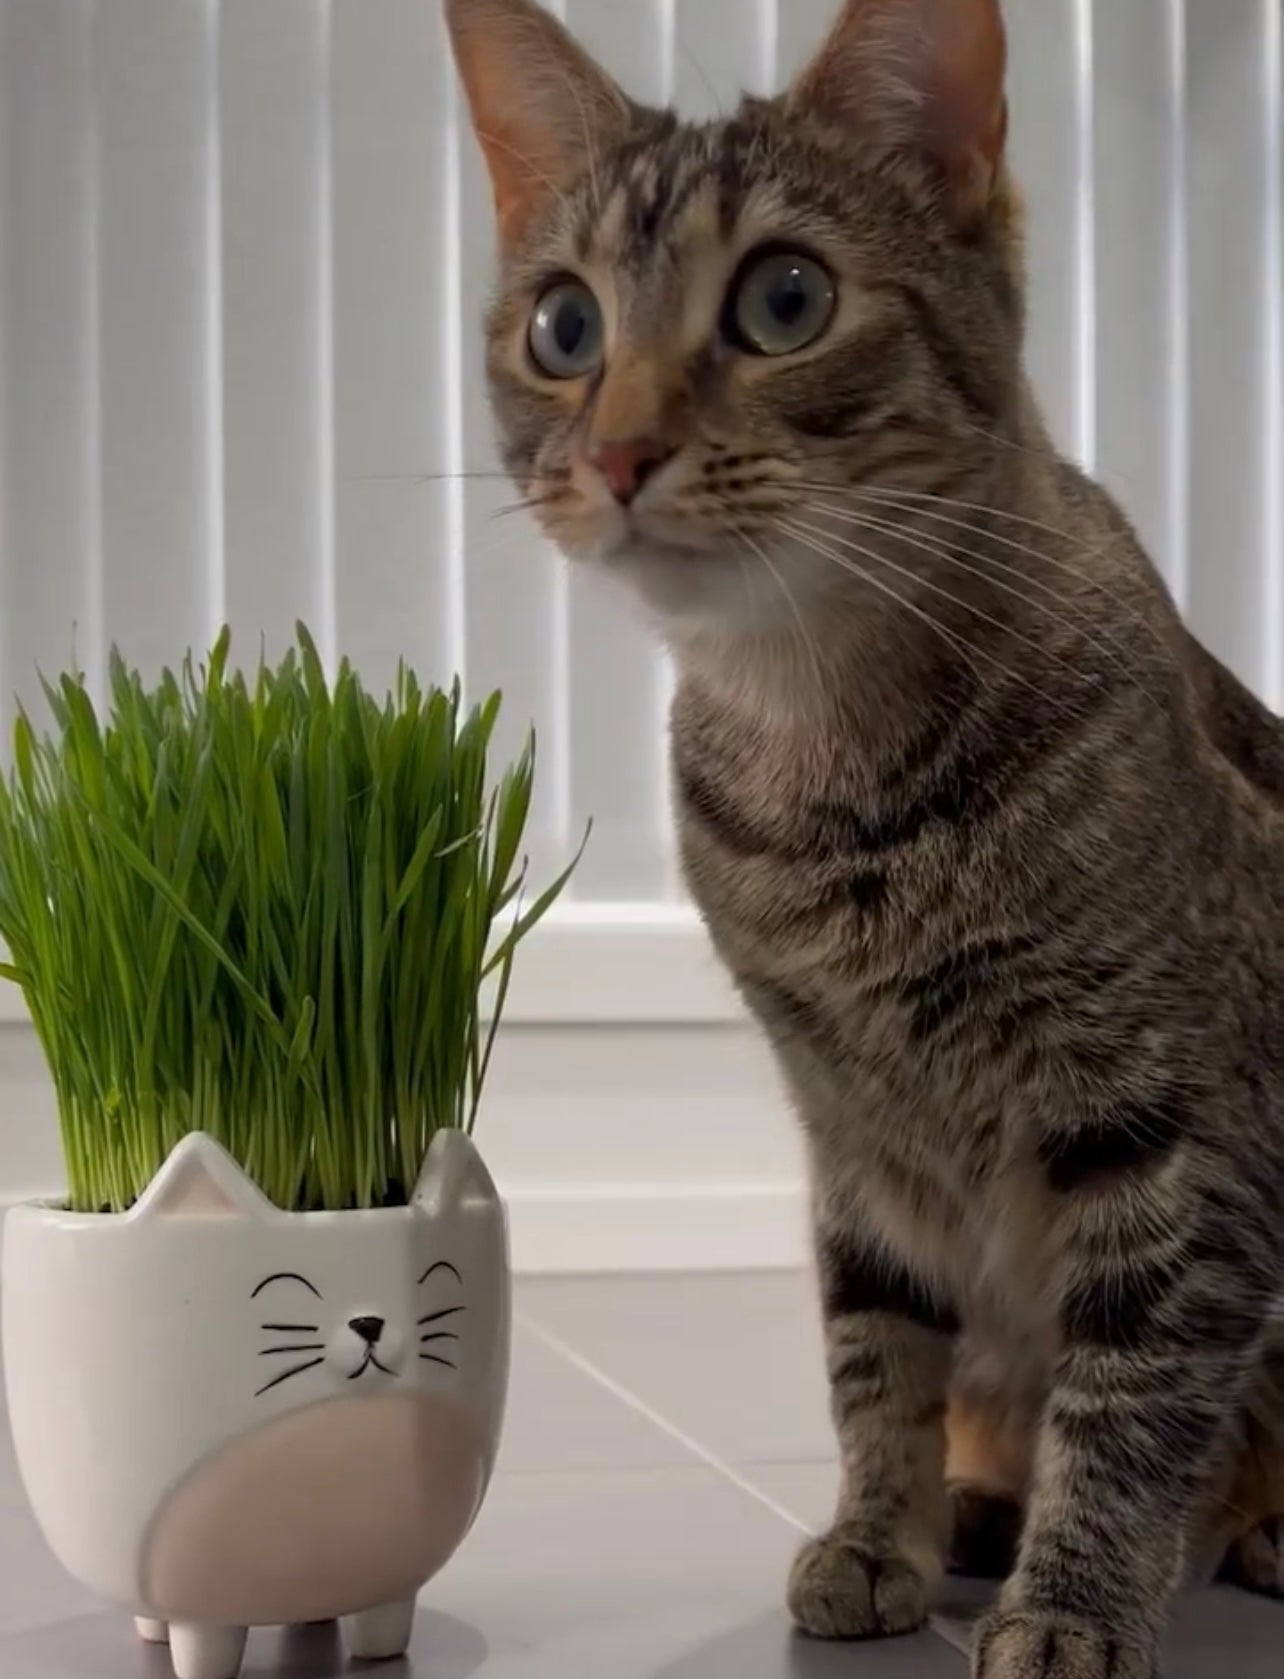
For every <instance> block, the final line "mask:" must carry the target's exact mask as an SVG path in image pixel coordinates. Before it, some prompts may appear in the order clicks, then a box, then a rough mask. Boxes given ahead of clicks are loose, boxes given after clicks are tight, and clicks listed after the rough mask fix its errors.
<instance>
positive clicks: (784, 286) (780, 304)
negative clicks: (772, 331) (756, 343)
mask: <svg viewBox="0 0 1284 1679" xmlns="http://www.w3.org/2000/svg"><path fill="white" fill-rule="evenodd" d="M807 304H808V297H807V287H806V286H805V285H804V284H803V279H802V275H801V274H800V273H799V272H798V270H797V269H796V268H791V269H789V270H788V271H787V272H786V273H784V274H782V275H781V276H780V278H779V279H778V280H777V281H776V282H775V284H774V285H773V286H772V287H771V289H770V290H769V291H768V293H767V307H768V309H770V310H771V313H772V315H773V317H774V318H775V319H776V320H777V321H779V322H780V324H781V326H797V325H798V323H799V322H800V321H801V320H802V318H803V316H804V315H805V314H806V313H807Z"/></svg>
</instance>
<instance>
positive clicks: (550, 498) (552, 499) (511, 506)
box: [490, 490, 568, 519]
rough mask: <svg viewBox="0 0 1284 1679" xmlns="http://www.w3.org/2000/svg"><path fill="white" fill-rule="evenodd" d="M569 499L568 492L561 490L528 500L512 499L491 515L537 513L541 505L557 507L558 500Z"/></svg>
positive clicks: (493, 516) (492, 516) (503, 517)
mask: <svg viewBox="0 0 1284 1679" xmlns="http://www.w3.org/2000/svg"><path fill="white" fill-rule="evenodd" d="M567 499H568V497H567V495H566V492H565V491H561V490H559V491H558V492H557V493H556V494H554V495H546V496H534V497H532V498H531V499H530V500H528V501H510V502H509V503H508V504H507V505H506V506H504V507H497V508H496V509H495V511H494V512H493V513H492V514H491V515H490V516H491V518H492V519H511V518H512V517H513V515H514V514H515V513H537V512H538V511H539V509H540V508H541V507H556V506H557V504H558V502H562V501H566V500H567Z"/></svg>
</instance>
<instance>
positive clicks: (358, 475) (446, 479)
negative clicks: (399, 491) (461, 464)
mask: <svg viewBox="0 0 1284 1679" xmlns="http://www.w3.org/2000/svg"><path fill="white" fill-rule="evenodd" d="M343 481H344V483H345V484H460V483H486V482H494V483H497V484H509V483H511V482H512V475H511V473H508V472H505V471H503V470H502V469H501V468H498V467H497V468H495V469H494V470H493V471H486V472H353V473H345V474H344V479H343Z"/></svg>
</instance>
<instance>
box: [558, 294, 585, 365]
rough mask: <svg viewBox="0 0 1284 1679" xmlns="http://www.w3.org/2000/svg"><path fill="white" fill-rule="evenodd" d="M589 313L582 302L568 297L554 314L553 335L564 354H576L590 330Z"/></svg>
mask: <svg viewBox="0 0 1284 1679" xmlns="http://www.w3.org/2000/svg"><path fill="white" fill-rule="evenodd" d="M588 324H589V323H588V314H587V312H586V310H585V308H584V305H583V304H582V303H577V302H575V301H574V300H573V299H568V300H567V301H566V302H565V303H563V304H562V306H561V308H560V309H558V310H557V312H556V314H555V315H554V316H553V337H554V339H555V340H556V341H557V347H558V349H559V350H560V351H561V352H562V354H563V355H564V356H574V354H575V352H576V351H577V350H578V349H579V348H580V346H581V345H582V344H583V342H584V336H585V334H586V333H587V332H588Z"/></svg>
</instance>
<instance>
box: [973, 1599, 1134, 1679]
mask: <svg viewBox="0 0 1284 1679" xmlns="http://www.w3.org/2000/svg"><path fill="white" fill-rule="evenodd" d="M972 1673H973V1676H974V1679H1158V1673H1159V1669H1158V1667H1157V1666H1156V1660H1155V1652H1154V1649H1153V1648H1152V1647H1150V1646H1149V1645H1143V1644H1138V1643H1133V1642H1132V1641H1131V1640H1128V1639H1124V1638H1119V1637H1117V1636H1116V1635H1115V1634H1114V1633H1112V1632H1108V1631H1106V1630H1105V1629H1104V1628H1101V1627H1094V1626H1092V1625H1090V1623H1088V1622H1087V1621H1075V1620H1068V1619H1065V1618H1061V1617H1057V1616H1054V1615H1043V1614H1039V1613H1037V1612H1034V1611H1026V1612H1022V1611H1019V1610H1018V1611H1011V1610H1002V1609H999V1610H995V1611H994V1612H993V1613H992V1614H990V1615H987V1616H986V1618H985V1619H984V1620H983V1621H982V1622H981V1625H980V1628H979V1630H978V1632H977V1637H976V1645H975V1648H974V1650H973V1655H972Z"/></svg>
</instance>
